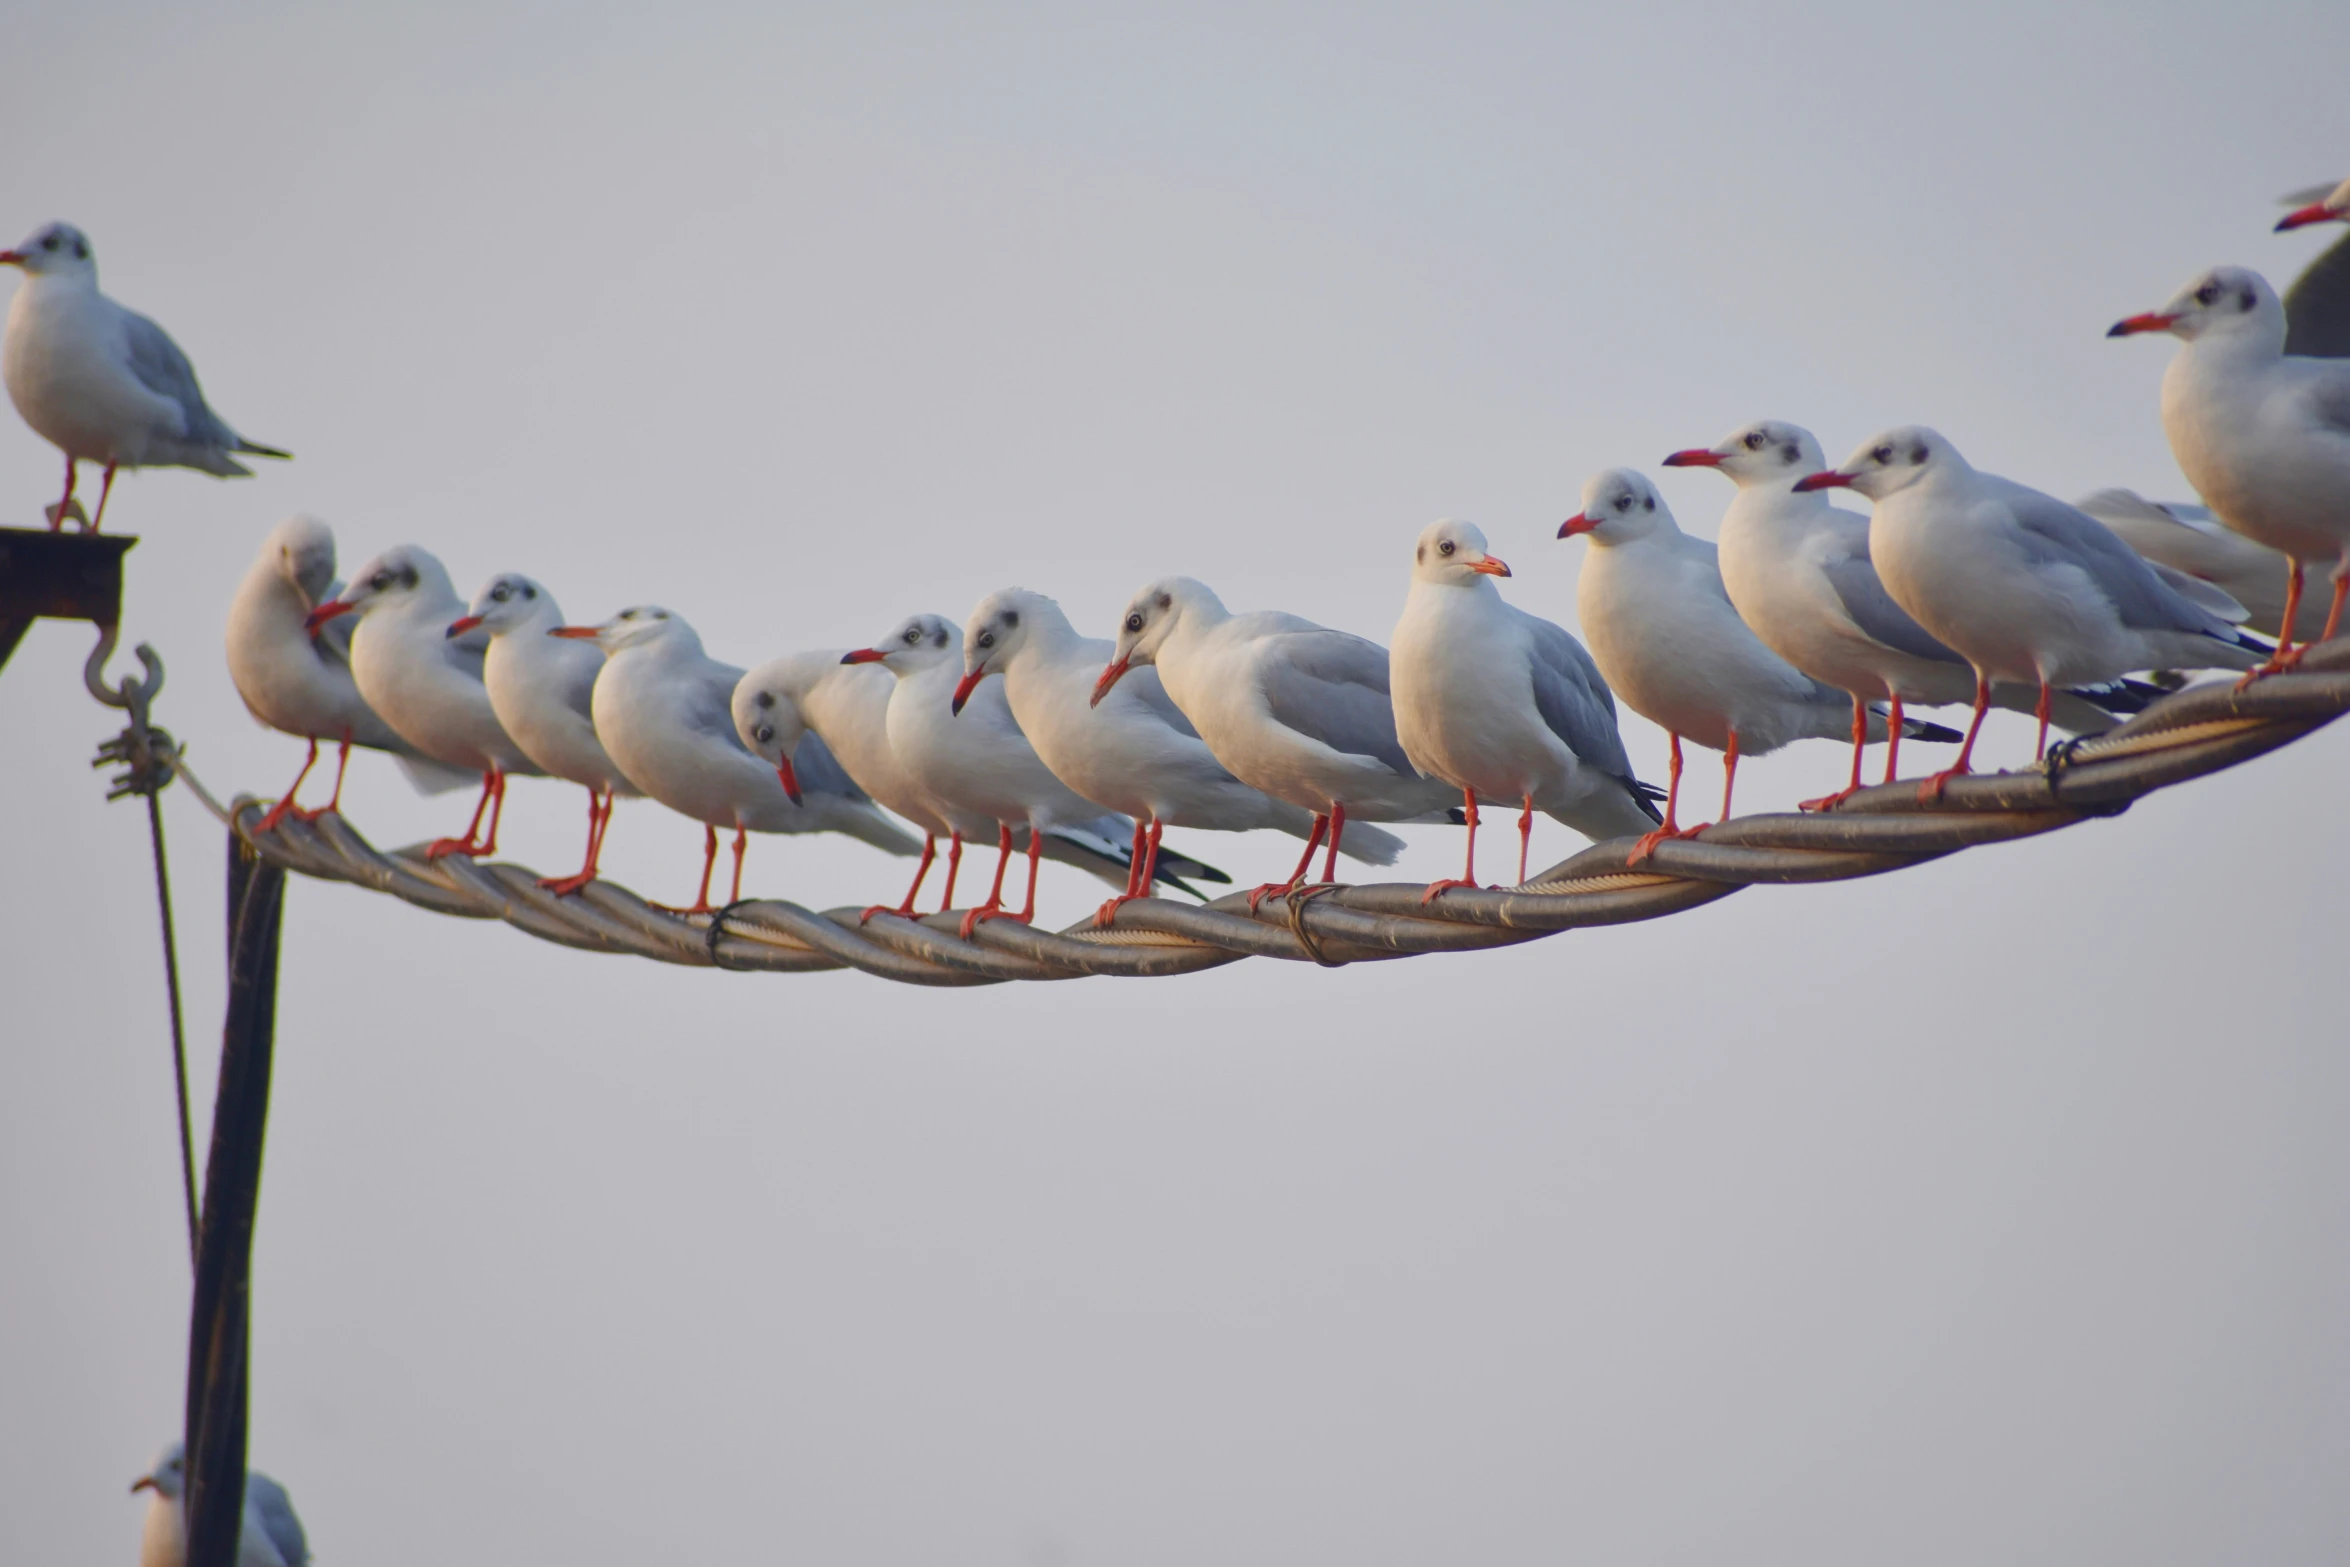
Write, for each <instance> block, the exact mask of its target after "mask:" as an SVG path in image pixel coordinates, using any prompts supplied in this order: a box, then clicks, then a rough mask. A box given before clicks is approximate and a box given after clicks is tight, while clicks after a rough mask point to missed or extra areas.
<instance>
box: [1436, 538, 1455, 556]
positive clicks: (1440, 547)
mask: <svg viewBox="0 0 2350 1567" xmlns="http://www.w3.org/2000/svg"><path fill="white" fill-rule="evenodd" d="M1452 549H1453V545H1452V540H1450V539H1440V540H1438V541H1437V544H1436V553H1437V554H1439V555H1450V554H1451V553H1452Z"/></svg>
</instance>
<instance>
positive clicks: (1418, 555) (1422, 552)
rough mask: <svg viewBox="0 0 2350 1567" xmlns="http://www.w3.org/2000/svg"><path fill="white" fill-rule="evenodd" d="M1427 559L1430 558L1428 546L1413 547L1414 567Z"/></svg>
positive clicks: (1417, 545)
mask: <svg viewBox="0 0 2350 1567" xmlns="http://www.w3.org/2000/svg"><path fill="white" fill-rule="evenodd" d="M1427 558H1428V546H1427V545H1425V544H1415V545H1413V546H1412V562H1413V564H1414V565H1417V564H1418V563H1419V562H1421V561H1424V560H1426V559H1427Z"/></svg>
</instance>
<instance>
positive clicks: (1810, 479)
mask: <svg viewBox="0 0 2350 1567" xmlns="http://www.w3.org/2000/svg"><path fill="white" fill-rule="evenodd" d="M1851 488H1852V477H1851V475H1849V474H1842V473H1838V472H1837V471H1836V470H1835V469H1833V468H1830V469H1829V470H1828V471H1827V472H1825V473H1810V474H1805V475H1804V476H1803V477H1802V478H1800V479H1798V480H1796V481H1795V493H1796V494H1798V495H1808V494H1810V493H1811V492H1812V491H1813V490H1849V489H1851Z"/></svg>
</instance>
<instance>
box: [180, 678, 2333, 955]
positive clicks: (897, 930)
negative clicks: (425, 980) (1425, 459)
mask: <svg viewBox="0 0 2350 1567" xmlns="http://www.w3.org/2000/svg"><path fill="white" fill-rule="evenodd" d="M2345 711H2350V638H2344V639H2343V640H2341V641H2338V642H2333V643H2328V644H2324V645H2322V646H2320V647H2318V648H2315V649H2313V650H2311V652H2310V653H2309V655H2308V656H2307V658H2306V659H2305V660H2304V661H2303V663H2302V664H2301V666H2300V668H2299V669H2298V670H2296V671H2294V672H2293V673H2289V674H2282V675H2273V676H2270V677H2268V678H2266V679H2263V680H2260V681H2257V682H2255V683H2254V684H2252V685H2250V686H2248V687H2245V688H2244V689H2242V690H2238V689H2236V687H2235V684H2234V682H2233V681H2232V680H2227V681H2213V682H2209V683H2206V684H2203V685H2198V686H2193V687H2190V688H2189V689H2187V690H2184V691H2181V692H2178V693H2176V694H2174V695H2172V696H2169V697H2165V698H2163V699H2162V700H2161V701H2159V702H2156V703H2155V704H2154V705H2152V706H2150V707H2148V708H2147V709H2146V710H2145V711H2144V712H2143V713H2140V714H2139V715H2138V716H2137V717H2135V718H2133V719H2131V720H2130V721H2129V722H2128V723H2126V724H2124V725H2122V726H2121V727H2119V728H2117V729H2114V730H2111V731H2109V732H2107V733H2105V734H2101V735H2095V736H2090V737H2087V738H2084V739H2080V740H2076V741H2071V742H2068V743H2067V744H2065V745H2063V746H2061V747H2058V748H2057V749H2056V750H2055V751H2054V752H2053V753H2052V754H2051V756H2050V758H2049V759H2048V761H2046V762H2044V763H2042V764H2040V765H2039V766H2037V767H2034V768H2032V769H2030V770H2026V771H2019V772H2012V773H1991V774H1983V775H1979V776H1976V777H1970V778H1960V779H1955V780H1953V781H1952V782H1951V783H1950V785H1949V787H1948V788H1947V789H1946V790H1945V791H1944V792H1943V794H1942V796H1941V797H1940V799H1938V800H1935V801H1931V802H1929V801H1926V800H1923V799H1921V797H1920V790H1919V787H1918V785H1917V784H1916V783H1915V782H1914V781H1908V782H1897V783H1893V784H1886V785H1881V786H1879V787H1876V788H1873V789H1867V790H1864V791H1863V792H1861V793H1860V794H1857V795H1855V796H1853V797H1852V798H1851V799H1850V800H1848V801H1846V802H1845V803H1844V804H1843V805H1842V806H1840V807H1839V808H1837V809H1836V810H1834V811H1829V812H1822V813H1819V814H1817V815H1764V816H1743V817H1739V818H1737V819H1735V820H1733V821H1730V822H1726V823H1723V824H1721V825H1719V826H1715V827H1711V828H1708V829H1707V830H1706V832H1705V834H1704V836H1703V837H1702V838H1695V839H1683V840H1674V841H1668V842H1666V843H1663V844H1661V845H1659V846H1658V847H1657V849H1656V851H1655V852H1654V853H1653V854H1652V855H1650V856H1649V857H1648V858H1646V859H1644V860H1642V861H1640V862H1639V863H1637V864H1634V863H1631V862H1630V861H1629V858H1628V856H1629V854H1630V851H1631V846H1632V845H1631V840H1629V839H1622V840H1617V841H1614V842H1610V843H1602V844H1594V845H1593V846H1592V847H1590V848H1588V849H1586V850H1584V851H1583V852H1582V853H1580V854H1577V855H1574V856H1573V857H1571V858H1569V859H1566V860H1564V861H1561V862H1560V863H1559V864H1557V865H1554V866H1552V867H1550V869H1548V870H1546V871H1543V872H1541V873H1540V874H1539V875H1536V876H1535V877H1533V878H1532V879H1531V880H1529V881H1528V882H1526V883H1525V884H1524V885H1523V886H1518V887H1511V888H1497V889H1482V888H1480V889H1465V888H1464V889H1455V890H1451V891H1447V892H1445V893H1444V894H1442V895H1441V896H1440V897H1438V898H1437V899H1436V900H1435V901H1433V902H1428V903H1424V902H1423V901H1422V893H1423V891H1424V890H1425V889H1424V888H1423V887H1422V886H1421V885H1420V884H1419V883H1417V882H1406V883H1383V884H1376V885H1368V886H1313V887H1304V888H1300V889H1298V890H1297V891H1296V892H1293V893H1291V894H1290V895H1289V896H1288V897H1287V898H1286V899H1268V900H1266V901H1265V902H1264V903H1263V904H1262V905H1261V906H1260V907H1259V908H1258V909H1257V910H1255V911H1253V912H1252V911H1251V910H1250V909H1249V907H1248V902H1247V897H1246V895H1245V894H1241V893H1234V894H1232V895H1230V896H1227V897H1224V898H1220V899H1218V900H1217V901H1216V902H1214V903H1211V904H1208V905H1206V906H1205V907H1200V908H1194V907H1190V906H1187V905H1183V904H1177V903H1171V902H1167V901H1164V900H1161V899H1156V898H1151V899H1143V900H1140V901H1137V902H1133V903H1128V904H1126V905H1124V906H1123V907H1121V908H1120V909H1119V910H1118V912H1117V915H1116V917H1115V919H1114V920H1113V922H1112V924H1111V925H1110V927H1109V928H1107V929H1096V928H1095V927H1094V926H1093V925H1092V924H1091V923H1090V922H1088V923H1086V924H1082V925H1078V926H1073V927H1071V928H1069V929H1067V930H1062V931H1050V930H1039V929H1034V928H1032V927H1029V926H1025V925H1018V924H1015V923H1012V922H1010V921H1007V920H994V921H989V922H986V923H984V924H981V925H980V926H979V927H978V928H977V929H976V930H975V931H974V932H973V933H972V936H971V938H970V939H969V940H964V939H962V938H961V937H960V936H959V935H958V934H957V926H958V924H959V917H958V916H954V915H929V916H925V917H923V918H921V919H906V918H902V917H900V916H897V915H894V914H878V915H875V916H874V917H873V918H872V919H871V920H870V921H861V920H860V913H861V911H860V910H858V909H854V908H843V909H830V910H826V911H823V912H821V913H820V912H818V911H816V910H813V909H808V908H803V907H802V906H800V905H799V904H796V903H788V902H784V901H782V900H779V899H767V898H759V899H748V900H745V901H743V902H740V903H736V904H731V905H729V906H728V907H726V908H724V909H721V910H719V911H717V912H716V913H715V914H702V915H691V916H688V915H679V914H674V913H671V912H669V911H667V910H665V909H661V908H658V907H656V906H655V905H653V904H650V903H647V902H646V901H644V900H643V899H642V898H639V897H638V896H637V895H636V894H635V893H633V892H630V891H629V890H627V889H626V888H624V887H619V886H615V885H613V884H612V883H609V882H596V883H593V884H591V885H590V886H588V887H587V888H585V889H584V890H582V891H581V892H579V893H577V894H574V895H572V896H570V897H561V898H559V897H556V896H554V895H552V894H550V893H548V892H547V891H546V890H545V889H544V888H542V887H540V886H539V885H538V874H537V872H535V871H532V870H530V869H527V868H525V867H523V866H519V865H512V864H503V863H500V864H490V865H481V864H476V863H474V862H473V861H471V860H467V859H464V858H461V857H457V856H450V857H447V858H444V859H440V860H433V861H428V860H426V859H425V858H424V856H423V853H422V851H421V849H418V848H408V849H400V850H395V851H392V852H391V853H388V854H387V853H385V852H383V851H381V850H378V849H376V848H375V847H374V846H373V845H371V844H369V843H368V842H367V841H366V840H365V839H364V838H362V837H360V835H359V834H358V832H357V831H355V830H354V829H353V828H352V827H351V825H350V824H349V823H348V822H346V821H344V820H343V819H342V818H341V817H339V816H334V815H328V816H322V817H320V818H319V819H318V820H316V821H314V822H304V821H301V820H299V819H296V818H293V817H288V818H287V819H286V820H285V821H284V822H283V823H282V824H281V825H280V826H278V827H277V828H275V829H273V830H272V831H270V832H268V833H265V834H262V833H256V832H255V831H254V830H253V827H254V823H255V822H256V821H257V820H258V819H259V817H260V815H261V813H262V811H263V809H264V806H265V803H266V802H264V801H262V800H259V799H256V798H253V797H251V796H246V795H239V796H238V797H237V798H236V800H235V801H234V802H233V803H232V804H230V805H227V806H223V805H221V804H220V803H219V801H218V800H217V799H216V798H215V797H214V796H213V795H212V794H211V793H210V792H208V791H207V790H206V789H205V788H204V786H203V785H202V784H201V783H200V782H199V781H198V780H197V779H196V778H195V777H194V776H193V775H192V774H190V773H189V772H188V770H187V766H186V762H185V760H184V759H180V760H179V771H180V776H181V777H182V778H183V779H185V780H186V781H187V783H188V784H189V786H190V787H191V788H192V789H193V790H194V791H195V793H196V794H197V795H198V797H200V798H201V799H202V800H203V801H204V803H205V805H206V806H207V808H209V809H210V810H211V811H212V812H213V814H214V815H216V816H218V817H219V818H220V819H221V820H222V821H223V822H224V823H226V824H228V826H229V827H230V828H231V829H232V830H233V831H234V832H235V833H236V835H237V837H238V838H239V839H240V840H241V841H242V842H244V843H245V844H247V845H249V846H250V848H251V849H252V851H253V852H254V853H255V854H257V855H259V856H260V857H262V858H263V859H266V860H268V861H270V862H271V863H273V864H276V865H281V866H283V867H285V868H286V869H287V870H290V871H297V872H299V873H301V874H303V875H306V876H314V877H317V878H319V879H320V880H323V881H344V882H351V883H354V884H356V885H359V886H362V887H371V888H373V889H375V890H376V891H378V892H386V893H390V894H391V895H392V896H394V897H396V898H401V899H405V900H406V901H407V902H410V903H413V904H416V905H418V906H420V907H422V908H426V909H431V910H433V911H434V912H436V913H440V914H453V915H457V916H460V917H462V918H468V919H499V920H504V921H505V922H506V923H507V924H510V925H513V926H515V927H516V928H518V929H520V930H524V931H527V932H529V933H530V934H531V935H534V936H537V937H539V938H541V939H542V940H546V941H553V942H559V943H561V944H563V945H565V946H571V947H578V948H581V949H583V950H586V951H590V952H623V953H633V954H635V955H636V956H638V957H645V958H652V959H655V960H657V961H660V962H664V963H679V964H685V965H688V966H695V967H705V968H729V969H751V970H763V971H767V972H775V973H809V972H814V971H817V970H824V969H842V968H851V969H857V970H860V971H862V972H864V973H867V974H873V975H877V976H879V977H881V978H883V979H890V980H896V981H898V982H900V983H903V984H910V985H989V984H1001V983H1003V982H1005V981H1007V980H1046V979H1077V978H1081V977H1084V976H1088V975H1123V976H1129V977H1153V976H1158V975H1164V974H1189V973H1195V972H1197V971H1199V970H1201V969H1208V968H1215V967H1218V966H1220V965H1222V964H1225V963H1231V962H1236V961H1238V960H1239V959H1241V958H1247V957H1264V958H1284V959H1288V960H1290V961H1293V962H1311V963H1321V964H1325V965H1330V966H1336V965H1340V964H1346V963H1360V962H1368V961H1372V960H1374V959H1381V958H1399V957H1409V956H1413V955H1416V954H1419V953H1424V952H1465V951H1470V950H1474V949H1478V948H1484V947H1501V946H1510V945H1514V944H1516V943H1518V942H1522V941H1533V940H1537V939H1539V938H1541V937H1544V936H1549V935H1554V934H1556V933H1557V932H1559V931H1564V930H1576V929H1580V928H1583V927H1587V926H1594V925H1620V924H1627V923H1630V922H1632V921H1635V920H1649V919H1657V918H1659V917H1661V916H1664V915H1668V914H1677V913H1679V912H1681V911H1682V910H1683V909H1692V908H1695V907H1697V906H1698V905H1700V904H1703V903H1711V902H1713V901H1714V900H1715V899H1717V898H1725V897H1728V896H1729V895H1730V894H1731V893H1733V892H1736V891H1738V890H1739V889H1740V888H1742V887H1751V886H1756V885H1762V884H1770V883H1796V882H1822V881H1846V880H1850V879H1852V878H1854V877H1859V876H1875V875H1879V874H1882V873H1883V872H1886V871H1892V870H1899V869H1900V868H1902V867H1903V866H1906V865H1912V864H1916V863H1918V862H1920V861H1923V860H1931V859H1938V858H1940V857H1941V856H1943V855H1946V854H1953V853H1956V852H1957V851H1959V850H1961V849H1970V848H1974V847H1976V846H1977V845H1980V844H1987V843H2006V842H2009V841H2011V840H2014V839H2017V838H2028V837H2032V836H2034V835H2035V834H2038V833H2044V832H2050V831H2053V830H2055V829H2057V828H2060V827H2069V826H2071V825H2072V824H2073V823H2075V822H2078V821H2083V820H2086V819H2088V818H2091V817H2101V816H2114V815H2118V814H2120V813H2121V812H2122V811H2124V810H2127V809H2128V808H2129V806H2130V805H2131V803H2132V802H2133V801H2136V800H2138V799H2140V798H2141V797H2143V796H2145V795H2148V794H2151V793H2153V792H2154V791H2155V790H2157V789H2165V788H2168V787H2170V786H2171V785H2173V784H2178V783H2184V782H2186V781H2187V780H2189V779H2192V778H2201V777H2204V776H2206V775H2208V774H2211V773H2216V772H2220V771H2223V770H2224V769H2227V768H2230V767H2234V766H2236V765H2237V764H2239V763H2241V762H2245V761H2249V760H2250V759H2252V758H2253V757H2256V756H2259V755H2262V754H2263V753H2265V752H2268V751H2273V750H2275V749H2276V748H2277V747H2279V746H2282V745H2287V744H2290V743H2291V742H2292V741H2294V740H2297V739H2299V738H2300V737H2301V736H2303V735H2305V734H2307V733H2309V732H2310V731H2312V730H2314V729H2317V728H2320V727H2322V726H2323V725H2325V724H2327V723H2330V722H2332V721H2333V720H2334V719H2336V718H2339V717H2340V716H2341V715H2342V714H2343V713H2344V712H2345Z"/></svg>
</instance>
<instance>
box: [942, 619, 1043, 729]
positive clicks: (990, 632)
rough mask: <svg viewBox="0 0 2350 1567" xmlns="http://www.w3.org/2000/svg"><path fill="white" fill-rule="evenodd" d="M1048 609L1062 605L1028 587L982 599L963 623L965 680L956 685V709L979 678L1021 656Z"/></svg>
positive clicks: (998, 670)
mask: <svg viewBox="0 0 2350 1567" xmlns="http://www.w3.org/2000/svg"><path fill="white" fill-rule="evenodd" d="M1047 609H1050V610H1052V611H1053V612H1055V613H1057V612H1058V611H1059V609H1060V606H1059V605H1057V604H1055V603H1053V601H1052V600H1051V599H1049V598H1046V597H1045V596H1044V595H1043V594H1041V593H1031V592H1030V591H1029V590H1028V589H1026V588H1005V589H1003V590H1001V591H1000V592H996V593H990V594H989V595H988V596H987V597H985V598H983V599H981V600H980V601H979V605H978V607H977V608H976V609H974V610H972V611H971V618H970V619H969V620H967V621H965V622H964V623H963V683H962V684H961V685H958V686H956V687H955V711H956V712H958V713H960V712H961V711H962V710H963V704H964V703H965V702H968V701H970V700H971V693H972V692H974V691H976V690H978V689H979V682H981V681H982V680H985V679H986V678H987V677H988V676H990V675H1000V674H1002V673H1003V672H1004V671H1005V670H1006V669H1007V668H1009V667H1010V666H1011V663H1012V661H1013V660H1014V659H1016V658H1018V657H1019V656H1020V650H1021V649H1022V648H1024V647H1026V646H1027V645H1028V639H1029V635H1030V633H1031V632H1033V631H1034V630H1035V629H1036V620H1037V616H1038V615H1039V614H1042V613H1044V612H1045V611H1046V610H1047Z"/></svg>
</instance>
